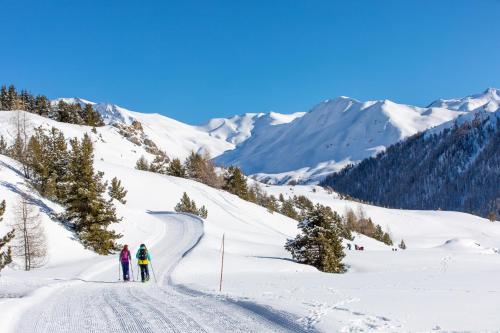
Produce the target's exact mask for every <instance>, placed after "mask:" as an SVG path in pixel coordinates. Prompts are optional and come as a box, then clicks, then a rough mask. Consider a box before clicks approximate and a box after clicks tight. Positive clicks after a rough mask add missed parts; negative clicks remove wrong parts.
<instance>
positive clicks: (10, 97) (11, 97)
mask: <svg viewBox="0 0 500 333" xmlns="http://www.w3.org/2000/svg"><path fill="white" fill-rule="evenodd" d="M16 101H17V91H16V87H14V85H12V84H11V85H10V86H9V89H8V90H7V99H6V104H5V107H6V108H5V109H6V110H11V111H12V110H16V109H15V107H16V106H17V103H16Z"/></svg>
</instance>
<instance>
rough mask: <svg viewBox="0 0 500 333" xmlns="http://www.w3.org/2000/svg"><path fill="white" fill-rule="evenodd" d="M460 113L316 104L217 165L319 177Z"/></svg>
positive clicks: (341, 101) (346, 101)
mask: <svg viewBox="0 0 500 333" xmlns="http://www.w3.org/2000/svg"><path fill="white" fill-rule="evenodd" d="M461 113H462V112H460V111H453V110H448V109H444V108H418V107H413V106H409V105H402V104H396V103H393V102H391V101H388V100H384V101H368V102H360V101H357V100H355V99H352V98H347V97H340V98H336V99H333V100H327V101H325V102H323V103H321V104H319V105H317V106H316V107H314V108H313V109H312V110H311V111H309V112H308V113H307V114H305V115H304V116H302V117H300V118H298V119H296V120H294V121H292V122H290V123H287V124H282V125H278V126H274V127H272V128H270V129H269V130H267V131H265V132H262V133H259V135H253V136H252V137H251V138H250V139H248V140H247V141H245V142H244V143H243V144H241V145H240V146H238V147H237V148H236V149H234V150H231V151H228V152H225V153H224V154H223V155H221V156H219V157H218V158H217V159H216V161H217V162H219V163H222V164H226V165H232V164H235V165H238V166H240V167H242V168H243V170H244V171H245V172H246V173H248V174H256V173H264V174H280V173H285V174H287V173H288V172H290V171H294V170H298V172H297V173H295V176H296V175H297V174H300V175H301V176H302V177H305V176H314V177H315V178H318V177H320V176H324V175H325V174H326V173H328V172H331V171H334V170H338V169H339V168H341V167H343V166H344V165H346V164H347V163H350V162H357V161H359V160H361V159H363V158H365V157H368V156H371V155H373V154H376V153H377V152H378V151H381V150H383V149H384V148H385V147H387V146H389V145H391V144H393V143H395V142H397V141H398V140H401V139H402V138H405V137H407V136H409V135H412V134H415V133H417V132H419V131H423V130H425V129H427V128H429V127H432V126H435V125H438V124H441V123H443V122H445V121H448V120H451V119H453V118H455V117H457V116H458V115H460V114H461ZM292 175H293V173H292ZM278 176H279V175H278ZM278 178H279V177H278Z"/></svg>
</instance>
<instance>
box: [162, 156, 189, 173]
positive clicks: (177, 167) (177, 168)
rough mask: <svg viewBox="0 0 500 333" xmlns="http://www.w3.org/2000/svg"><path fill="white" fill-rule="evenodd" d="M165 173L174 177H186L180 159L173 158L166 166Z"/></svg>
mask: <svg viewBox="0 0 500 333" xmlns="http://www.w3.org/2000/svg"><path fill="white" fill-rule="evenodd" d="M167 175H170V176H174V177H182V178H186V169H185V168H184V166H183V165H182V163H181V160H180V159H178V158H174V159H173V160H172V161H171V162H170V163H169V165H168V167H167Z"/></svg>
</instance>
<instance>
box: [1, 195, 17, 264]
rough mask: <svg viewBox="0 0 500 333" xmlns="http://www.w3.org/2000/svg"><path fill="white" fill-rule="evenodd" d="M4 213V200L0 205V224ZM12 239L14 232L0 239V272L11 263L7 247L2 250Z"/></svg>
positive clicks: (10, 255)
mask: <svg viewBox="0 0 500 333" xmlns="http://www.w3.org/2000/svg"><path fill="white" fill-rule="evenodd" d="M4 213H5V200H3V201H2V202H1V203H0V222H2V220H3V214H4ZM12 238H14V230H11V231H10V232H8V233H7V234H6V235H4V236H2V237H0V272H1V271H2V269H3V268H4V267H5V266H7V265H8V264H10V263H11V262H12V250H11V248H10V246H9V247H7V250H6V251H5V250H2V248H3V247H5V246H6V245H7V243H8V242H10V241H11V240H12Z"/></svg>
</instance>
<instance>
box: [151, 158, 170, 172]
mask: <svg viewBox="0 0 500 333" xmlns="http://www.w3.org/2000/svg"><path fill="white" fill-rule="evenodd" d="M167 166H168V157H167V155H166V154H165V153H160V154H157V155H156V156H155V158H154V160H153V162H151V164H150V165H149V171H151V172H156V173H161V174H166V173H167Z"/></svg>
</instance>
